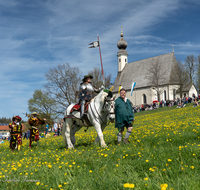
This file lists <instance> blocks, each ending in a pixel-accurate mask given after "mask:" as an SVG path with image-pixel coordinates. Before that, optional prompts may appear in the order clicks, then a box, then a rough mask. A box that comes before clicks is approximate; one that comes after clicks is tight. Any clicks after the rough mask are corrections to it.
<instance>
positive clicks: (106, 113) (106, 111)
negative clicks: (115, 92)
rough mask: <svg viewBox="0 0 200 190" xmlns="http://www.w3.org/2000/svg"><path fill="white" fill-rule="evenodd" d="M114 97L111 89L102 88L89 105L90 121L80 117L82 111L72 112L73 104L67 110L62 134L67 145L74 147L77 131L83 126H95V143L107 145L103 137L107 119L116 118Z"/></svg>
mask: <svg viewBox="0 0 200 190" xmlns="http://www.w3.org/2000/svg"><path fill="white" fill-rule="evenodd" d="M114 105H115V102H114V98H112V92H111V91H109V90H105V89H104V90H102V91H101V92H100V93H99V94H98V95H97V96H95V97H94V98H93V99H92V100H91V101H90V104H89V105H88V113H87V116H88V121H89V122H88V121H85V120H84V121H83V120H81V119H80V112H78V111H73V112H72V113H71V115H69V114H70V110H71V109H72V107H73V106H74V104H71V105H69V106H68V107H67V109H66V111H65V119H64V122H63V126H62V136H63V140H64V142H65V144H66V146H67V147H68V148H69V149H71V148H74V144H75V142H76V140H75V136H74V135H75V133H76V132H77V131H78V130H80V129H81V128H82V127H83V126H85V127H91V126H94V127H95V129H96V131H97V137H96V139H95V143H99V141H100V142H101V146H102V147H106V146H107V145H106V143H105V141H104V139H103V130H104V128H105V127H106V125H107V119H109V120H110V121H111V122H113V121H114V119H115V114H114Z"/></svg>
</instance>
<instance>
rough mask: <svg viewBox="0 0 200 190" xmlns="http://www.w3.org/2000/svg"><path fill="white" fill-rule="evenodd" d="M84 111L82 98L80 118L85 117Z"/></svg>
mask: <svg viewBox="0 0 200 190" xmlns="http://www.w3.org/2000/svg"><path fill="white" fill-rule="evenodd" d="M84 111H85V100H82V102H81V112H80V116H81V119H84V117H85V114H84Z"/></svg>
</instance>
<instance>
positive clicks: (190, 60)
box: [185, 55, 197, 83]
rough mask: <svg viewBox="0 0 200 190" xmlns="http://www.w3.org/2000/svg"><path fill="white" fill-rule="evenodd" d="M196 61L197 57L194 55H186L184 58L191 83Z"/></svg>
mask: <svg viewBox="0 0 200 190" xmlns="http://www.w3.org/2000/svg"><path fill="white" fill-rule="evenodd" d="M196 61H197V59H196V58H195V57H194V55H188V56H187V57H186V59H185V67H186V70H187V71H188V73H189V78H190V83H193V77H194V74H195V67H196Z"/></svg>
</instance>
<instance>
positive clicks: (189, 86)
mask: <svg viewBox="0 0 200 190" xmlns="http://www.w3.org/2000/svg"><path fill="white" fill-rule="evenodd" d="M192 85H194V84H193V83H189V84H184V85H183V88H182V92H189V91H190V89H191V87H192ZM194 87H195V86H194ZM176 92H177V93H179V92H180V88H179V89H178V90H177V91H176Z"/></svg>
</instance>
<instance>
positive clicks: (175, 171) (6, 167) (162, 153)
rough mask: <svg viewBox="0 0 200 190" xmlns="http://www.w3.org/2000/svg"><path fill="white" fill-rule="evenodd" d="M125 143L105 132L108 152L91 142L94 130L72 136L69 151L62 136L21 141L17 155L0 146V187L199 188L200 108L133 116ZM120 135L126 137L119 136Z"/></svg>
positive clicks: (109, 130) (111, 127)
mask: <svg viewBox="0 0 200 190" xmlns="http://www.w3.org/2000/svg"><path fill="white" fill-rule="evenodd" d="M133 126H134V128H133V133H132V134H131V137H130V138H129V140H130V144H129V145H124V144H122V145H120V146H119V145H117V129H115V127H114V124H110V125H109V126H107V127H106V128H105V130H104V139H105V142H106V144H107V145H108V147H107V148H101V147H99V146H95V145H94V144H93V142H94V139H95V138H96V135H97V134H96V131H95V130H94V128H90V129H88V131H87V132H85V131H84V129H82V130H80V131H79V132H78V133H77V134H76V140H77V141H76V145H75V149H74V150H68V149H66V147H65V145H64V142H63V139H62V136H59V137H53V136H52V137H50V138H47V139H45V138H42V139H40V146H39V147H37V146H36V143H35V142H34V143H33V148H32V149H29V148H28V140H23V144H22V148H21V151H19V152H18V151H14V152H12V151H11V150H10V149H9V142H8V141H5V142H4V143H3V144H0V159H1V162H0V189H2V190H5V189H9V190H15V189H20V190H32V189H33V190H35V189H39V190H40V189H41V190H43V189H45V190H46V189H48V190H50V189H52V190H55V189H56V190H60V189H63V190H65V189H70V190H79V189H80V190H83V189H84V190H86V189H88V190H90V189H91V190H94V189H102V190H105V189H111V190H112V189H113V190H115V189H134V190H146V189H152V190H157V189H158V190H159V189H162V190H173V189H174V190H198V189H200V107H195V108H193V107H192V105H189V104H188V105H187V106H186V107H185V108H180V109H177V108H176V107H172V108H168V107H166V108H159V109H158V110H155V111H146V112H141V113H136V114H135V123H134V125H133ZM124 135H125V133H124Z"/></svg>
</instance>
